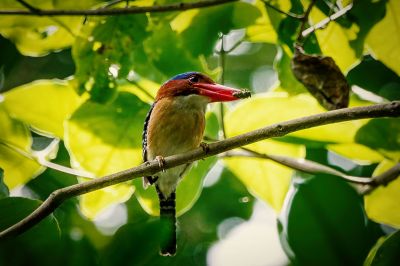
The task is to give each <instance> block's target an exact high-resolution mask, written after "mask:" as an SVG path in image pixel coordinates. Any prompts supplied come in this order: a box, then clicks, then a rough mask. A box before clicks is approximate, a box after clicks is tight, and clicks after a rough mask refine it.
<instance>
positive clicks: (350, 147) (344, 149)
mask: <svg viewBox="0 0 400 266" xmlns="http://www.w3.org/2000/svg"><path fill="white" fill-rule="evenodd" d="M327 148H328V150H330V151H333V152H335V153H337V154H339V155H341V156H344V157H346V158H349V159H351V160H354V161H356V162H357V163H358V164H371V163H377V162H381V161H382V160H383V159H384V158H385V157H384V156H383V155H382V154H381V153H379V152H377V151H375V150H373V149H371V148H369V147H367V146H364V145H361V144H357V143H346V144H331V145H328V146H327Z"/></svg>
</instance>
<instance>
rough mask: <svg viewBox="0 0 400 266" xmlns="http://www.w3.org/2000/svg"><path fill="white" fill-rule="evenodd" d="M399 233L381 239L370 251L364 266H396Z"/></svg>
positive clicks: (398, 256) (399, 242) (398, 255)
mask: <svg viewBox="0 0 400 266" xmlns="http://www.w3.org/2000/svg"><path fill="white" fill-rule="evenodd" d="M399 250H400V231H399V230H398V231H396V232H394V233H393V234H390V235H389V236H387V237H385V238H381V239H379V240H378V242H377V243H376V244H375V246H374V247H373V248H372V249H371V251H370V253H369V254H368V257H367V258H366V260H365V261H364V266H386V265H396V264H397V263H398V262H399V261H400V253H399Z"/></svg>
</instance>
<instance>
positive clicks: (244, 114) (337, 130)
mask: <svg viewBox="0 0 400 266" xmlns="http://www.w3.org/2000/svg"><path fill="white" fill-rule="evenodd" d="M324 112H325V110H324V109H323V108H322V107H321V106H320V105H319V104H318V102H317V101H316V100H315V99H314V98H313V97H312V96H310V95H308V94H300V95H297V96H288V94H287V93H283V92H281V93H277V92H276V93H266V94H260V95H257V96H256V97H253V98H251V99H249V100H245V101H242V102H241V103H239V104H238V105H237V106H236V107H235V108H234V109H233V111H232V112H230V113H228V114H227V121H229V124H230V123H233V124H237V125H240V126H238V127H239V128H244V126H243V125H244V124H248V125H249V129H257V128H261V127H265V126H267V125H271V124H274V123H279V122H283V121H287V120H290V119H294V118H299V117H303V116H308V115H312V114H317V113H324ZM231 116H232V117H231ZM366 122H367V121H365V120H353V121H348V122H341V123H335V124H330V125H325V126H318V127H315V128H310V129H304V130H300V131H297V132H294V133H291V134H289V136H293V137H298V138H303V139H307V140H313V141H320V142H327V143H353V142H354V137H355V134H356V132H357V130H358V129H359V128H360V127H361V126H363V125H364V124H365V123H366ZM229 124H228V123H227V125H228V126H229ZM277 140H279V138H278V139H277Z"/></svg>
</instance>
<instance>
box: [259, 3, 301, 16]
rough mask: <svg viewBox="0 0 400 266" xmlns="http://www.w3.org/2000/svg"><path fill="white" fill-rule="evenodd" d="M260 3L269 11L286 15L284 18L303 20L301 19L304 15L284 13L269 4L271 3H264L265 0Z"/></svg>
mask: <svg viewBox="0 0 400 266" xmlns="http://www.w3.org/2000/svg"><path fill="white" fill-rule="evenodd" d="M262 2H263V3H264V5H265V6H267V7H269V8H271V9H273V10H275V11H277V12H278V13H281V14H283V15H286V16H288V17H291V18H295V19H303V17H304V15H298V14H294V13H292V12H285V11H283V10H281V9H279V8H277V7H276V6H274V5H273V4H271V1H265V0H263V1H262Z"/></svg>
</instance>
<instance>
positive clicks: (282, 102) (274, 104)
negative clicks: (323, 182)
mask: <svg viewBox="0 0 400 266" xmlns="http://www.w3.org/2000/svg"><path fill="white" fill-rule="evenodd" d="M307 97H311V96H307ZM295 99H297V97H294V98H293V99H292V98H289V97H288V96H287V94H285V93H281V94H279V93H268V94H264V95H262V96H256V97H253V98H252V99H250V100H245V101H242V102H241V103H239V104H238V105H237V106H236V108H234V109H233V110H231V111H230V112H228V113H227V114H226V117H225V121H226V126H225V127H226V133H227V136H228V137H232V136H236V135H238V134H242V133H245V132H249V131H251V130H255V129H257V128H260V127H263V126H266V125H268V124H271V123H273V122H278V121H284V120H286V119H285V118H286V117H285V118H283V117H281V115H287V114H288V113H289V112H290V111H289V110H287V111H285V112H284V111H283V109H281V108H285V109H286V108H287V107H288V106H290V107H291V108H292V107H293V108H296V107H295V106H296V103H295V102H296V101H297V100H295ZM307 106H310V105H309V104H308V105H307ZM270 108H271V109H270ZM318 108H319V107H318ZM299 109H300V106H299ZM302 110H303V111H304V109H302ZM293 111H294V113H292V114H291V115H293V116H296V115H299V116H301V114H297V113H296V112H298V111H299V110H297V108H296V110H294V109H293ZM305 112H307V111H305ZM271 113H275V115H267V116H266V115H265V114H271ZM246 147H248V148H250V149H253V150H255V151H257V152H260V153H266V154H274V155H283V156H289V157H294V158H304V156H305V148H304V146H303V145H294V144H289V143H283V142H279V141H276V140H264V141H260V142H257V143H254V144H251V145H248V146H246ZM225 162H226V165H227V167H228V168H229V169H230V170H231V171H232V172H233V173H234V174H235V175H236V176H237V177H238V178H239V179H240V180H241V181H242V182H243V183H244V184H245V186H246V187H247V188H248V189H249V191H250V192H252V193H253V194H254V195H256V196H258V197H260V198H261V199H263V200H265V201H266V202H268V203H269V204H270V205H271V206H272V207H273V208H274V209H275V210H276V211H279V210H280V208H281V207H282V204H283V200H284V198H285V195H286V192H287V190H288V187H289V183H290V179H291V176H292V174H293V170H292V169H290V168H287V167H285V166H282V165H280V164H277V163H275V162H272V161H269V160H264V159H254V158H227V159H225Z"/></svg>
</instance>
